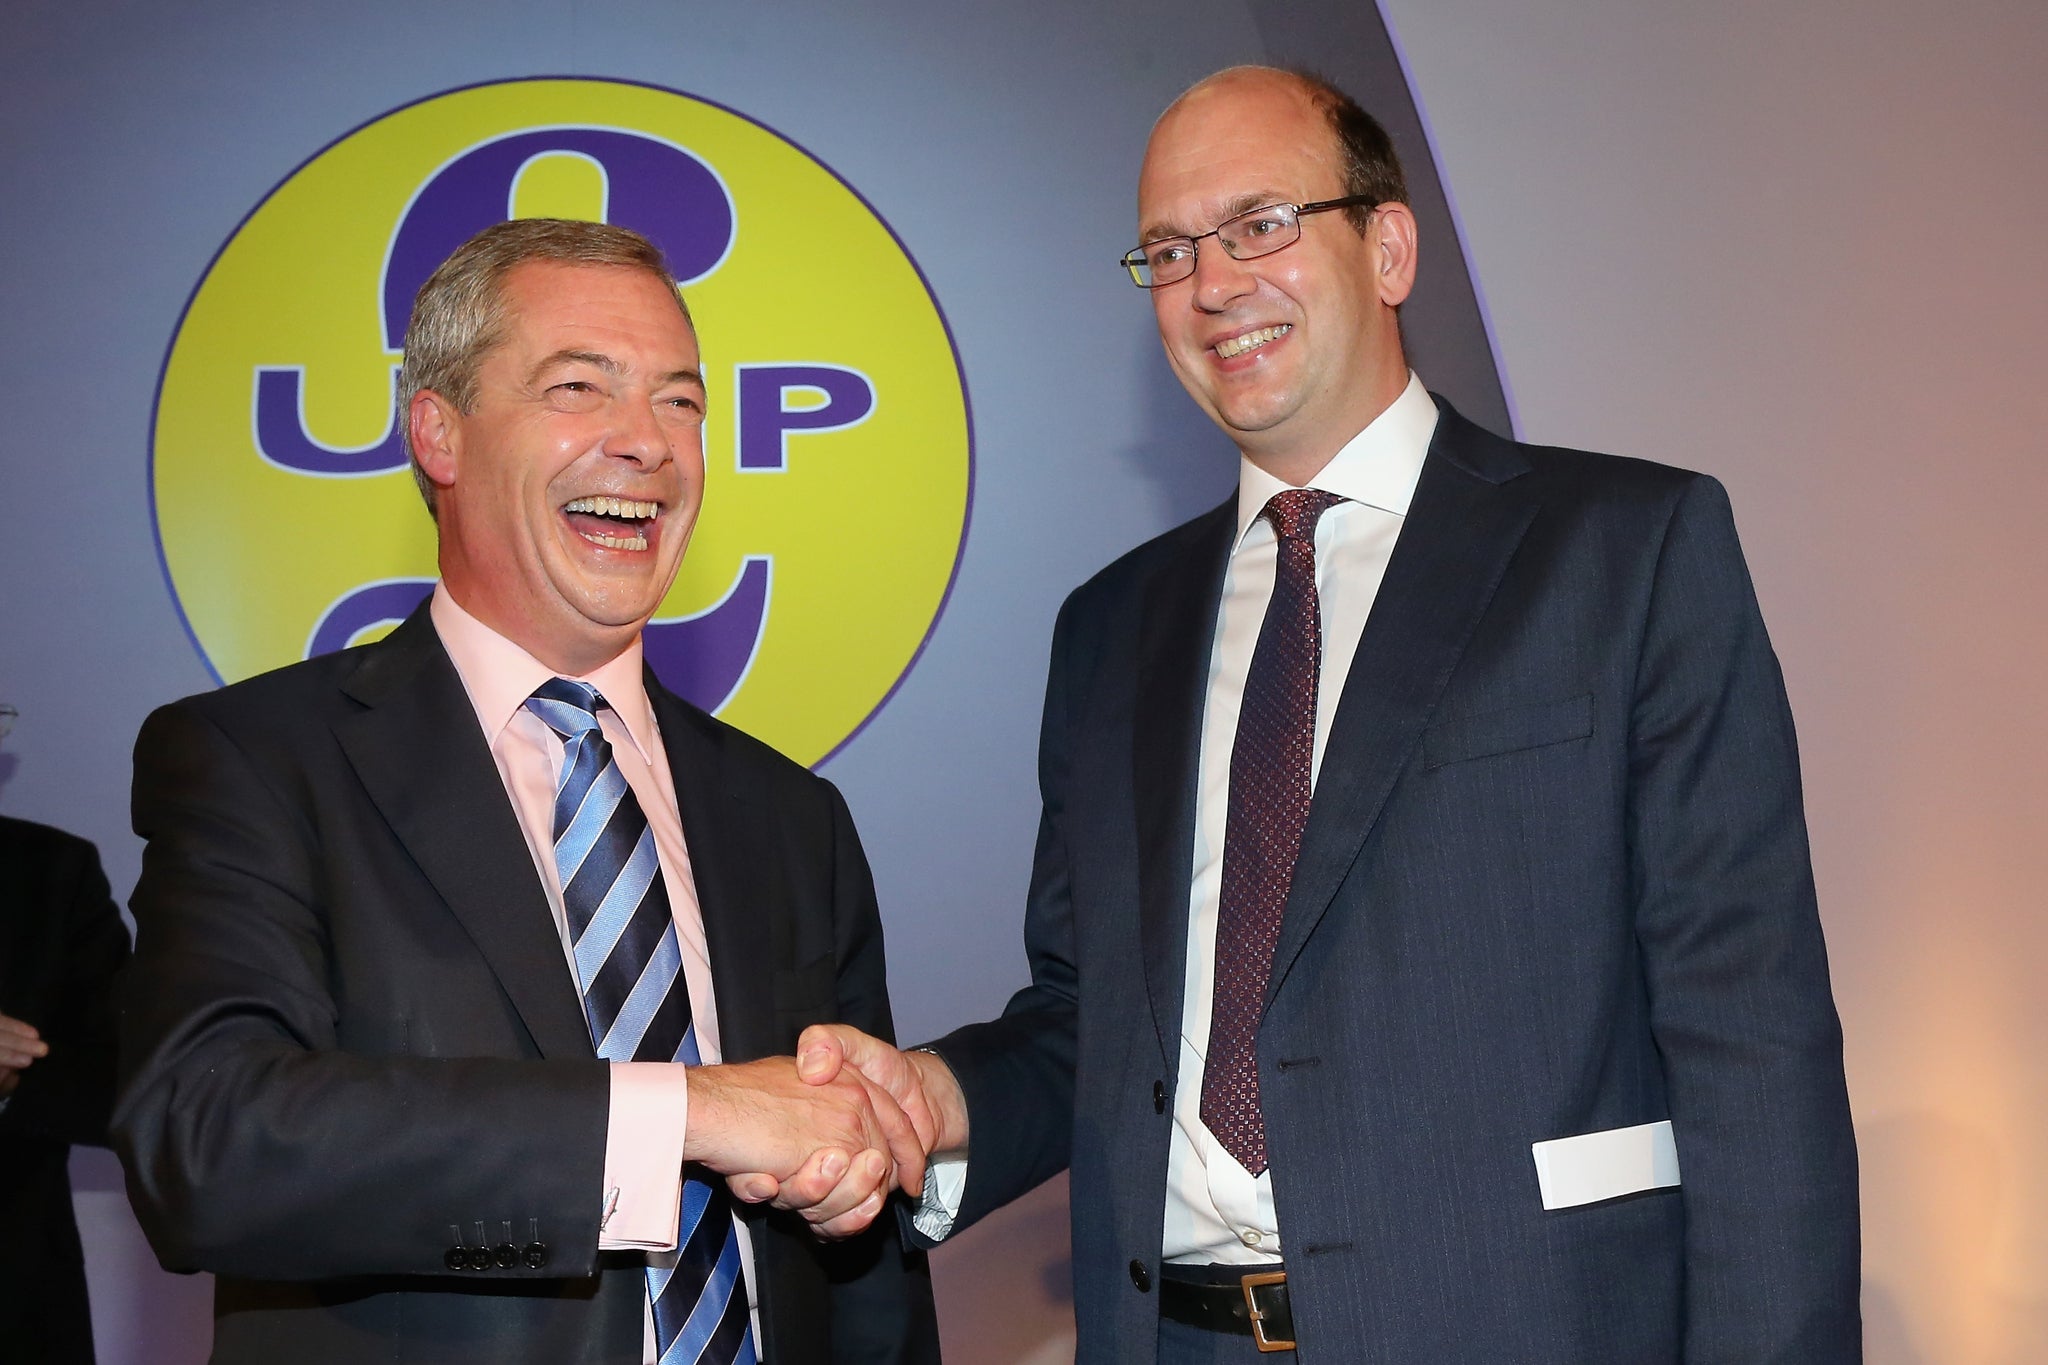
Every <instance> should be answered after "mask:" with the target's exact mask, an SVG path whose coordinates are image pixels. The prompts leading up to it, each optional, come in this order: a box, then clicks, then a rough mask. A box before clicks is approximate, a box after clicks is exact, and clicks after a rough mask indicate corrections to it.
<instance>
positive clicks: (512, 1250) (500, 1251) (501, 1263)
mask: <svg viewBox="0 0 2048 1365" xmlns="http://www.w3.org/2000/svg"><path fill="white" fill-rule="evenodd" d="M491 1254H492V1255H493V1256H495V1257H497V1260H498V1269H500V1270H510V1269H511V1268H512V1267H513V1266H515V1265H518V1264H519V1248H518V1247H516V1246H513V1245H512V1244H511V1243H510V1242H500V1243H499V1244H498V1245H497V1246H496V1247H495V1248H493V1249H492V1252H491Z"/></svg>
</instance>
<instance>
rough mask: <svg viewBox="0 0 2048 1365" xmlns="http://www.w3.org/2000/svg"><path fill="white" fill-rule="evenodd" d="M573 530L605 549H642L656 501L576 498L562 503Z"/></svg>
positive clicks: (657, 510)
mask: <svg viewBox="0 0 2048 1365" xmlns="http://www.w3.org/2000/svg"><path fill="white" fill-rule="evenodd" d="M562 513H563V515H565V516H566V517H568V518H569V525H570V526H571V527H573V528H575V531H576V534H577V535H579V536H582V537H583V538H584V539H585V540H587V541H589V542H590V543H591V544H593V545H602V546H604V548H605V549H607V550H644V549H646V548H647V528H648V527H649V526H651V525H652V524H653V523H654V519H655V518H656V517H658V516H660V515H661V504H660V503H658V502H639V501H636V500H635V499H633V498H610V497H605V498H576V499H574V500H573V501H570V502H567V503H564V504H563V505H562Z"/></svg>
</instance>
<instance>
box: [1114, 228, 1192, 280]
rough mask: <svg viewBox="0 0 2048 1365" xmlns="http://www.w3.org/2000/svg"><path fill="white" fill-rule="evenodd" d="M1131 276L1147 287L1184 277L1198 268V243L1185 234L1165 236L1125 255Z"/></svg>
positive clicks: (1125, 262) (1125, 261)
mask: <svg viewBox="0 0 2048 1365" xmlns="http://www.w3.org/2000/svg"><path fill="white" fill-rule="evenodd" d="M1124 264H1125V265H1128V266H1129V267H1130V268H1131V277H1132V278H1133V279H1135V280H1137V282H1138V283H1139V284H1141V285H1143V286H1144V287H1145V288H1147V289H1156V288H1157V287H1158V286H1160V285H1162V284H1172V283H1173V282H1174V281H1175V280H1184V279H1186V278H1187V277H1188V276H1189V275H1192V274H1193V273H1194V271H1195V244H1194V243H1193V242H1191V241H1189V240H1188V239H1187V238H1185V237H1162V238H1160V239H1159V240H1158V241H1156V242H1147V243H1145V245H1143V246H1141V247H1139V248H1137V249H1136V250H1135V251H1133V252H1131V254H1130V255H1128V256H1126V257H1125V258H1124Z"/></svg>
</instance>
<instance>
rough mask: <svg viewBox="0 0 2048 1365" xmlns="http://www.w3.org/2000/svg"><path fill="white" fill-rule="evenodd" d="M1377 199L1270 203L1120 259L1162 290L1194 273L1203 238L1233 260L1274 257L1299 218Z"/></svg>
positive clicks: (1296, 231)
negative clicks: (1216, 243)
mask: <svg viewBox="0 0 2048 1365" xmlns="http://www.w3.org/2000/svg"><path fill="white" fill-rule="evenodd" d="M1358 205H1372V207H1374V209H1378V201H1376V199H1374V196H1372V194H1346V196H1343V199H1319V201H1315V203H1313V205H1266V207H1262V209H1247V211H1245V213H1239V215H1237V217H1235V219H1225V221H1223V223H1217V227H1214V231H1204V233H1196V235H1194V237H1159V239H1157V241H1147V244H1143V246H1135V248H1130V250H1128V252H1124V254H1122V258H1120V260H1118V264H1120V266H1122V268H1124V270H1128V272H1130V282H1133V284H1137V287H1139V289H1159V287H1161V284H1178V282H1182V280H1184V278H1188V276H1190V274H1194V252H1196V244H1198V241H1200V239H1202V237H1214V239H1217V241H1221V244H1223V250H1225V252H1229V256H1231V260H1257V258H1260V256H1272V254H1274V252H1280V250H1286V248H1290V246H1294V244H1296V241H1300V219H1305V217H1307V215H1311V213H1325V211H1329V209H1356V207H1358Z"/></svg>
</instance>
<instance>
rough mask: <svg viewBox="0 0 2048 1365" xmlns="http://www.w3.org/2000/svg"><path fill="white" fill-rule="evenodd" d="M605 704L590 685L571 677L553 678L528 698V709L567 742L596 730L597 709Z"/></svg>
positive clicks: (537, 688)
mask: <svg viewBox="0 0 2048 1365" xmlns="http://www.w3.org/2000/svg"><path fill="white" fill-rule="evenodd" d="M604 704H605V700H604V694H603V693H602V692H599V691H598V690H597V689H596V688H594V687H592V686H591V685H590V684H589V683H580V682H571V681H569V680H568V679H567V678H549V679H548V680H547V681H546V682H544V683H542V684H541V685H540V686H539V687H536V688H534V689H533V695H532V696H530V697H528V698H527V699H526V709H527V710H529V711H531V712H533V714H535V715H536V716H539V717H540V718H541V720H542V721H544V722H545V723H546V724H547V727H548V728H549V729H550V730H553V731H554V732H555V733H556V734H558V735H560V736H561V737H562V738H563V739H569V738H571V737H572V736H575V735H581V734H587V733H589V732H590V731H592V730H595V729H596V728H597V709H598V708H599V707H600V706H603V705H604Z"/></svg>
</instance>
